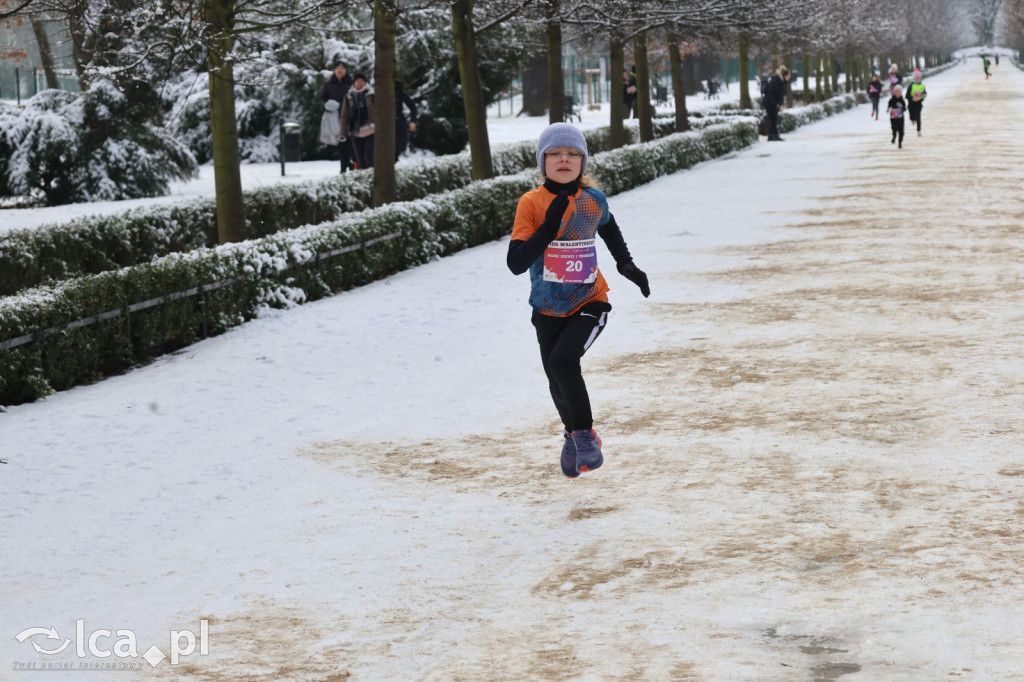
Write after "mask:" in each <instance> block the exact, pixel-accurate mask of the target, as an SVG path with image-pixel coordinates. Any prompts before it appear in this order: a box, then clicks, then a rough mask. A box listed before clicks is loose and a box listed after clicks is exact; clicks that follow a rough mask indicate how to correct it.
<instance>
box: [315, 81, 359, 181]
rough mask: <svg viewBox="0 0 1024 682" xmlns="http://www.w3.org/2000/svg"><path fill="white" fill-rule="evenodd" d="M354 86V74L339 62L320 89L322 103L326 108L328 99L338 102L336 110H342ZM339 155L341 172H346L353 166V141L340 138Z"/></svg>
mask: <svg viewBox="0 0 1024 682" xmlns="http://www.w3.org/2000/svg"><path fill="white" fill-rule="evenodd" d="M351 88H352V76H350V75H348V69H347V68H346V67H345V65H344V64H341V63H339V64H338V65H337V66H335V67H334V73H333V74H332V75H331V77H330V78H328V79H327V82H326V83H324V87H323V89H321V90H320V105H321V106H322V107H324V108H325V109H326V106H325V105H326V104H327V101H328V100H333V101H335V102H337V103H338V107H337V109H335V111H338V112H339V115H340V111H341V105H342V104H343V103H344V102H345V95H347V94H348V91H349V90H350V89H351ZM338 155H339V158H340V159H341V172H342V173H344V172H345V171H347V170H351V168H352V143H351V142H349V141H348V140H340V141H339V144H338Z"/></svg>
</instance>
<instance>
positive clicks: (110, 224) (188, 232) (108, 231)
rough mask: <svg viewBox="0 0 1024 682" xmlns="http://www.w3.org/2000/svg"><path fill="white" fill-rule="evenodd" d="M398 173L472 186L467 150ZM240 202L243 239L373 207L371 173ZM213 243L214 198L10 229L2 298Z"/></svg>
mask: <svg viewBox="0 0 1024 682" xmlns="http://www.w3.org/2000/svg"><path fill="white" fill-rule="evenodd" d="M584 134H585V136H586V138H587V144H588V145H590V148H591V149H593V150H595V152H594V153H597V152H600V151H603V150H606V149H608V141H607V133H606V132H603V131H602V130H597V131H585V133H584ZM635 137H636V132H635V130H631V129H629V128H627V138H629V139H630V140H631V141H635ZM535 154H536V144H535V143H533V142H519V143H515V144H510V145H503V146H502V147H500V148H498V149H496V150H495V151H494V153H493V155H492V163H493V167H494V172H495V174H496V175H511V174H514V173H519V172H521V171H523V170H526V169H528V168H533V167H534V166H535V165H536V163H537V162H536V156H535ZM395 171H396V173H395V174H396V181H397V190H398V191H397V195H398V198H399V201H411V200H414V199H422V198H424V197H427V196H431V195H433V194H437V193H439V192H444V191H447V190H450V189H454V188H458V187H465V186H466V185H468V184H470V183H471V182H472V181H473V178H472V173H471V168H470V160H469V153H468V152H467V153H462V154H455V155H451V156H442V157H437V158H432V159H423V160H420V161H414V162H412V163H408V164H403V165H402V166H399V167H398V168H396V169H395ZM244 204H245V211H246V225H245V237H246V238H247V239H257V238H260V237H265V236H267V235H270V234H274V233H275V232H280V231H282V230H287V229H292V228H295V227H299V226H301V225H315V224H319V223H324V222H329V221H331V220H337V219H338V218H340V217H341V216H342V215H343V214H346V213H353V212H358V211H363V210H366V209H368V208H370V207H371V206H372V204H373V171H372V170H371V169H367V170H362V171H354V172H351V173H346V174H345V175H344V176H341V175H340V174H339V175H338V176H336V177H332V178H329V179H326V180H321V181H317V182H311V183H304V184H301V185H288V186H276V187H266V188H261V189H257V190H253V191H249V192H246V193H245V199H244ZM216 244H217V212H216V204H215V202H214V200H213V199H201V200H197V201H192V202H189V203H183V204H177V205H167V204H164V205H158V206H152V207H145V208H138V209H133V210H130V211H126V212H124V213H120V214H114V215H107V216H90V217H83V218H77V219H74V220H71V221H69V222H67V223H61V224H58V225H44V226H40V227H38V228H32V229H15V230H11V231H10V232H8V233H7V234H5V235H2V236H0V296H6V295H10V294H14V293H17V292H18V291H21V290H23V289H27V288H29V287H33V286H37V285H40V284H43V283H46V282H55V281H60V280H64V279H71V278H74V277H79V276H81V275H85V274H91V273H98V272H104V271H106V270H113V269H116V268H121V267H126V266H131V265H138V264H140V263H147V262H149V261H152V260H154V259H156V258H160V257H162V256H166V255H168V254H171V253H176V252H179V251H191V250H192V249H197V248H202V247H206V246H215V245H216Z"/></svg>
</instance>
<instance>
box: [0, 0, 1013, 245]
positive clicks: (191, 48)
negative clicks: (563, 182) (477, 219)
mask: <svg viewBox="0 0 1024 682" xmlns="http://www.w3.org/2000/svg"><path fill="white" fill-rule="evenodd" d="M1001 2H1002V0H968V1H967V2H964V1H963V0H844V2H835V1H834V0H777V1H776V2H772V3H765V2H763V0H672V1H668V0H486V1H480V2H476V0H319V1H314V2H311V1H309V0H155V1H152V2H144V3H138V2H135V1H134V0H21V2H20V3H19V2H15V6H13V7H11V8H10V9H8V10H6V11H5V12H0V18H3V17H4V16H8V17H14V16H21V17H28V18H29V19H31V20H33V21H34V22H36V23H39V24H41V23H42V22H43V21H44V20H46V21H59V22H61V23H63V24H65V25H66V26H67V27H68V30H69V34H70V36H71V38H72V40H73V43H74V55H75V62H76V68H77V69H78V72H79V75H80V78H81V79H82V82H83V84H85V85H86V86H87V85H88V83H89V82H93V81H96V80H97V79H104V80H111V81H113V82H114V83H116V84H118V86H119V87H120V88H122V89H123V90H125V91H128V90H131V91H132V92H133V93H134V94H135V95H136V99H138V100H139V101H140V102H141V103H142V105H143V106H151V107H152V112H151V113H152V115H159V113H160V112H161V109H165V110H166V109H167V107H168V106H170V107H172V109H173V108H174V107H178V106H180V105H181V102H183V101H187V99H188V98H187V97H185V96H181V95H179V96H176V97H174V98H173V99H174V100H175V101H174V102H172V103H171V104H167V103H166V100H164V104H161V100H160V98H159V97H157V96H156V95H155V94H154V96H153V97H152V99H151V100H147V99H146V97H145V92H153V93H156V92H157V90H158V88H159V87H160V86H161V84H165V83H171V82H175V83H180V82H181V81H182V76H183V74H192V75H193V76H194V75H198V74H201V75H202V76H203V77H204V78H205V80H206V90H207V97H206V101H207V102H208V109H207V111H208V114H207V116H208V134H207V136H208V138H209V141H210V153H211V156H212V159H213V165H214V175H215V181H216V196H217V212H218V226H219V232H220V239H221V241H222V242H227V241H235V240H237V239H239V238H240V237H241V235H242V225H243V221H244V206H243V203H242V186H241V178H240V172H239V163H240V153H239V136H238V130H239V111H238V109H237V108H236V105H237V103H238V101H239V95H240V92H242V91H243V90H244V88H246V87H251V86H254V84H256V83H258V82H259V81H260V80H261V77H262V78H263V79H264V80H268V78H267V77H266V75H265V74H266V73H269V70H268V69H267V68H266V66H267V65H268V64H269V63H271V62H274V61H275V60H276V64H277V65H278V68H277V69H276V70H274V71H273V75H272V76H271V77H270V79H269V80H275V79H280V77H281V75H282V73H283V70H284V71H287V67H289V66H290V67H293V71H294V72H295V73H294V74H293V75H294V76H296V78H293V79H291V80H297V81H298V82H299V83H300V86H301V88H302V89H304V90H306V99H307V100H315V99H316V97H315V91H316V90H317V89H318V87H319V84H320V83H322V79H323V77H324V74H326V73H328V72H329V71H330V69H331V68H332V67H333V65H334V62H336V61H339V60H344V61H346V62H349V63H350V64H353V63H355V64H356V65H357V66H361V67H363V68H366V69H370V68H372V73H373V80H374V82H375V91H376V109H377V112H378V114H377V115H378V116H379V120H381V121H387V120H390V119H391V118H392V117H393V116H392V115H393V112H394V108H395V87H394V84H395V81H396V79H397V78H399V77H400V76H401V77H402V78H403V79H404V80H406V81H408V82H409V83H410V86H411V88H412V89H414V90H415V92H416V94H417V97H418V98H422V99H428V100H430V101H432V102H434V104H433V105H432V106H427V107H426V108H427V111H428V113H430V111H431V108H433V113H434V114H435V119H434V120H435V125H439V126H443V125H445V123H446V122H450V121H451V120H454V119H455V118H457V117H456V116H450V117H449V118H448V119H445V118H444V117H443V116H439V115H438V114H439V113H440V112H441V110H442V109H443V106H444V105H442V104H438V103H439V102H444V101H447V102H449V103H451V102H458V103H460V104H461V107H462V112H461V113H462V120H463V121H464V129H465V135H466V138H467V139H468V144H469V148H470V153H471V159H472V167H473V176H474V177H475V178H480V179H482V178H488V177H490V176H491V175H492V172H493V171H492V166H491V157H490V144H489V141H488V136H487V126H486V107H487V105H488V104H489V103H491V102H493V101H494V99H495V98H496V97H498V96H499V93H500V92H501V91H502V90H503V89H505V88H506V87H508V85H509V83H510V82H511V80H512V79H513V78H514V77H515V76H516V75H517V74H518V73H519V72H521V71H522V69H523V67H524V66H525V64H526V63H527V62H528V61H529V60H530V58H531V57H533V56H534V55H537V54H545V55H548V56H549V57H548V59H547V66H548V68H547V100H548V111H549V117H550V120H551V121H552V122H554V121H558V120H561V118H562V116H563V110H564V106H563V105H564V103H563V96H564V95H563V92H564V83H563V72H562V64H561V55H562V52H563V43H565V42H572V43H574V44H575V45H576V50H577V51H578V52H582V51H588V50H589V51H592V52H594V53H601V54H606V55H609V56H610V72H611V74H612V75H613V78H614V77H616V76H617V74H619V73H622V72H623V71H624V70H625V68H626V65H627V56H630V57H631V61H632V62H633V64H635V68H636V72H637V85H638V89H639V93H638V95H639V97H638V103H639V112H638V113H639V117H640V137H641V139H642V140H649V139H651V138H652V137H653V126H652V123H651V116H652V113H653V112H652V110H651V106H650V102H651V99H652V98H651V93H650V92H649V87H650V84H651V79H650V77H649V73H648V68H649V67H648V58H647V55H648V53H649V50H650V49H652V48H656V49H658V50H659V51H665V52H666V53H667V55H668V58H669V63H670V73H671V81H672V91H673V92H674V93H678V94H680V95H682V94H683V93H685V91H686V86H685V83H684V78H685V73H686V70H685V69H684V63H685V60H686V57H687V56H688V55H693V54H697V53H707V54H720V55H729V54H733V55H734V54H737V53H738V54H739V58H740V73H741V74H746V73H748V70H747V69H749V65H748V64H747V63H746V59H747V58H748V55H749V54H750V53H751V52H755V53H762V54H764V53H767V54H770V55H771V56H772V57H771V62H772V64H773V65H777V64H778V63H782V62H789V63H791V64H792V63H794V60H800V61H801V63H802V64H803V65H804V67H805V68H804V69H803V71H804V74H805V79H806V77H807V72H808V71H811V70H814V71H817V72H818V74H819V78H818V79H817V81H818V83H819V84H820V83H821V82H823V81H824V82H826V83H827V82H828V79H829V76H831V77H832V78H833V79H834V78H835V71H834V65H835V64H836V63H840V64H843V65H844V68H845V69H846V71H847V73H848V74H852V73H860V74H864V73H866V72H867V70H869V69H870V68H871V67H870V64H871V63H873V62H876V61H879V60H880V58H879V57H878V55H885V56H886V59H893V60H897V59H903V60H907V59H912V58H920V56H922V55H937V54H948V53H949V52H951V51H952V50H953V49H956V48H958V47H961V46H964V45H968V44H971V43H972V42H973V41H975V40H977V39H978V37H979V36H980V37H981V39H982V40H986V39H988V40H990V39H991V38H992V35H993V32H994V31H995V26H996V24H997V20H998V18H999V17H1000V16H1002V15H1000V10H1001V7H1000V4H1001ZM1006 2H1007V6H1008V8H1011V15H1012V16H1020V14H1021V12H1020V8H1021V7H1022V6H1024V0H1006ZM1013 12H1016V14H1013ZM1004 23H1006V24H1007V25H1011V23H1012V22H1010V21H1008V20H1007V21H1005V22H1004ZM1022 23H1024V22H1022ZM970 26H974V27H976V28H977V30H978V32H979V33H978V35H977V36H976V35H972V34H971V33H970V32H969V30H965V27H970ZM448 45H450V46H451V48H447V47H443V46H448ZM282 55H283V57H282ZM869 55H870V57H869ZM44 60H45V55H44ZM282 64H283V65H285V67H281V65H282ZM814 65H817V66H814ZM261 68H264V73H263V74H261V72H260V69H261ZM282 69H283V70H282ZM847 83H848V85H847V87H850V83H851V80H850V79H848V80H847ZM806 87H807V86H806V80H805V90H806ZM176 92H180V91H176ZM740 92H741V94H740V98H741V105H742V106H745V107H749V106H751V104H752V98H751V95H750V92H749V89H748V80H747V79H746V78H745V77H741V79H740ZM277 95H278V98H279V99H282V100H287V99H290V98H295V96H294V95H282V93H281V92H280V91H278V93H277ZM430 98H433V99H432V100H431V99H430ZM460 100H461V101H460ZM280 105H281V103H280V102H278V106H279V107H280ZM675 106H676V110H675V114H676V126H677V129H678V130H686V129H687V125H688V124H687V112H686V100H685V97H684V96H677V97H675ZM623 108H624V104H623V102H622V99H621V98H619V97H614V96H613V97H612V98H611V100H610V116H609V126H610V135H611V142H612V145H613V146H619V145H621V144H623V143H624V141H625V132H624V129H623V122H622V121H623V113H624V112H623ZM164 113H165V114H166V111H164ZM449 113H450V112H449ZM257 115H263V116H269V115H270V114H268V112H267V110H266V109H260V108H259V107H255V112H254V111H252V110H249V109H246V110H244V111H243V112H242V118H243V119H245V118H246V117H247V116H248V117H252V116H257ZM307 118H308V116H307ZM427 129H428V130H429V127H428V128H427ZM435 129H436V128H435ZM394 142H395V141H394V130H393V128H392V127H391V126H387V125H379V126H378V127H377V135H376V136H375V150H374V157H375V159H376V160H377V163H376V164H375V166H374V188H375V189H374V201H375V203H376V204H378V205H380V204H384V203H387V202H389V201H392V200H393V199H394V197H395V191H396V189H395V172H394V161H393V160H394V152H393V150H394Z"/></svg>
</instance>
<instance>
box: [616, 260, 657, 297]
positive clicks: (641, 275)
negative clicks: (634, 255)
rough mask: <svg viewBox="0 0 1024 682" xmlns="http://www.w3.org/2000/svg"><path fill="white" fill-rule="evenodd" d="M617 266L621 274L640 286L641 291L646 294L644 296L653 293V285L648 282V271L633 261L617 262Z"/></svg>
mask: <svg viewBox="0 0 1024 682" xmlns="http://www.w3.org/2000/svg"><path fill="white" fill-rule="evenodd" d="M615 267H616V268H618V270H619V274H620V275H622V276H623V277H625V278H626V279H628V280H629V281H630V282H632V283H633V284H635V285H637V286H638V287H640V293H641V294H643V295H644V298H647V297H648V296H650V295H651V285H650V284H648V283H647V273H645V272H644V271H643V270H641V269H640V268H638V267H637V266H636V265H634V264H633V261H631V260H627V261H623V262H622V263H618V264H616V266H615Z"/></svg>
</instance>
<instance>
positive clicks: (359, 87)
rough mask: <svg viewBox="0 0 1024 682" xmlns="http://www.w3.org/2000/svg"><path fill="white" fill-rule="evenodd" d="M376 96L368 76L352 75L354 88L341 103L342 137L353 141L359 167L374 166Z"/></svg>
mask: <svg viewBox="0 0 1024 682" xmlns="http://www.w3.org/2000/svg"><path fill="white" fill-rule="evenodd" d="M375 100H376V96H375V95H374V92H373V88H371V87H370V85H369V82H368V81H367V79H366V76H365V75H363V74H361V73H357V74H356V75H355V76H353V77H352V88H351V89H350V90H349V91H348V94H347V95H345V101H344V102H343V103H342V105H341V139H342V142H344V141H345V140H346V139H348V140H351V141H352V152H353V155H354V156H355V160H356V164H358V166H359V168H373V136H374V134H375V133H376V132H377V129H376V121H377V116H376V113H375V105H376V101H375Z"/></svg>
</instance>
